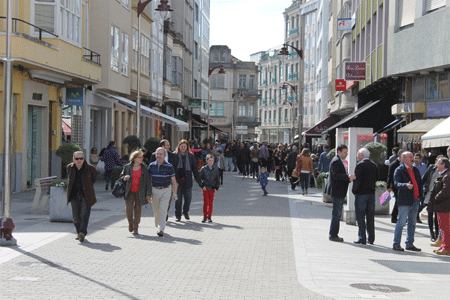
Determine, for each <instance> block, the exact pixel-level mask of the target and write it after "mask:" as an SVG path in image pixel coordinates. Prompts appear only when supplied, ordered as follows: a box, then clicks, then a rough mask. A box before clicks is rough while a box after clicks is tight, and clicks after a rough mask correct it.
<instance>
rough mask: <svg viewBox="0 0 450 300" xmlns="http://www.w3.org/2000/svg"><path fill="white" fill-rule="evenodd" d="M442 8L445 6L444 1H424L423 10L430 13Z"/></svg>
mask: <svg viewBox="0 0 450 300" xmlns="http://www.w3.org/2000/svg"><path fill="white" fill-rule="evenodd" d="M442 6H445V0H426V3H425V10H426V12H430V11H433V10H435V9H438V8H440V7H442Z"/></svg>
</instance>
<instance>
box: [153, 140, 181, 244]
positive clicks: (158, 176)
mask: <svg viewBox="0 0 450 300" xmlns="http://www.w3.org/2000/svg"><path fill="white" fill-rule="evenodd" d="M166 155H167V154H166V149H164V148H162V147H159V148H158V149H156V161H154V162H152V163H150V165H149V166H148V171H149V173H150V176H151V178H152V194H153V199H152V207H153V214H154V215H155V226H156V227H157V228H158V231H157V232H156V234H157V235H158V236H163V235H164V229H165V227H166V215H167V208H168V206H169V201H170V195H171V188H170V185H172V189H173V201H176V200H177V198H178V197H177V188H178V184H177V181H176V179H175V170H174V169H173V166H172V165H171V164H169V163H168V162H166V161H165V158H166Z"/></svg>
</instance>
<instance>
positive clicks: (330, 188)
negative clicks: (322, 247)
mask: <svg viewBox="0 0 450 300" xmlns="http://www.w3.org/2000/svg"><path fill="white" fill-rule="evenodd" d="M336 152H337V155H336V156H335V157H334V158H333V159H332V160H331V163H330V175H329V180H328V183H327V187H326V189H325V192H326V194H327V195H330V196H331V198H332V199H333V211H332V213H331V224H330V233H329V237H328V238H329V240H330V241H332V242H343V241H344V239H343V238H341V237H339V236H338V233H339V222H340V220H341V215H342V206H343V205H344V199H345V197H346V195H347V190H348V184H349V183H350V182H351V181H353V180H354V179H355V177H354V175H349V174H348V167H347V163H346V161H345V158H346V157H347V154H348V148H347V146H346V145H340V146H338V147H337V148H336Z"/></svg>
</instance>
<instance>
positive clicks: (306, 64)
mask: <svg viewBox="0 0 450 300" xmlns="http://www.w3.org/2000/svg"><path fill="white" fill-rule="evenodd" d="M306 72H308V62H307V61H305V73H306Z"/></svg>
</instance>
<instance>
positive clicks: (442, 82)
mask: <svg viewBox="0 0 450 300" xmlns="http://www.w3.org/2000/svg"><path fill="white" fill-rule="evenodd" d="M448 88H449V85H448V74H441V75H439V94H438V96H439V99H447V98H448V97H449V93H448Z"/></svg>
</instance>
